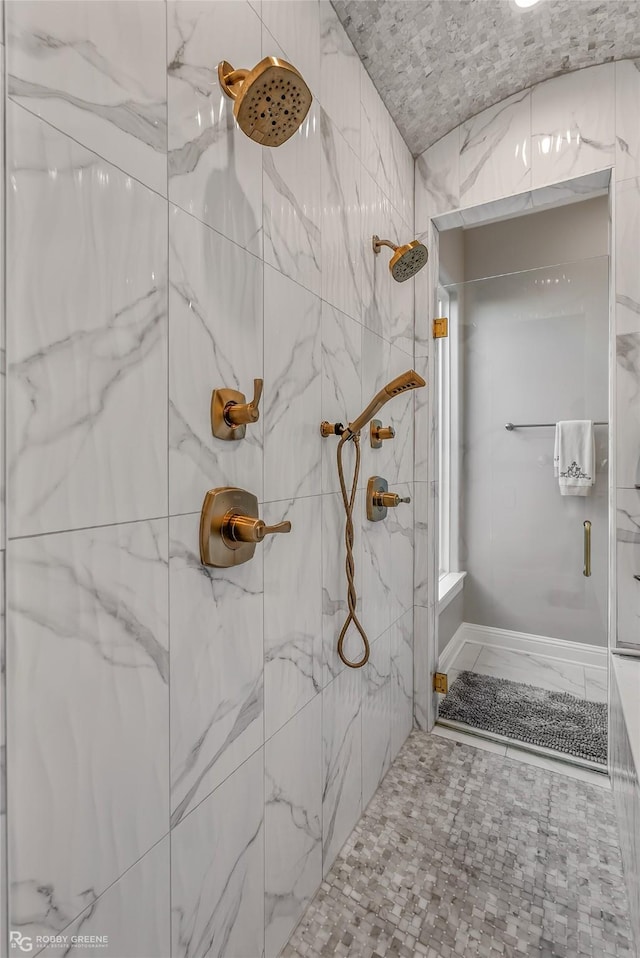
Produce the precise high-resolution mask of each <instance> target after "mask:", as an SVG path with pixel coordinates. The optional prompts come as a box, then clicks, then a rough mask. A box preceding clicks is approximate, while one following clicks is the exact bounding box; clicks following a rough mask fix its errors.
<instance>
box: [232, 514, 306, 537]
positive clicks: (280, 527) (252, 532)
mask: <svg viewBox="0 0 640 958" xmlns="http://www.w3.org/2000/svg"><path fill="white" fill-rule="evenodd" d="M287 532H291V523H290V522H277V523H276V524H275V526H268V525H267V524H266V522H264V520H262V519H254V518H252V517H250V516H240V515H232V516H230V517H229V519H228V522H227V523H224V522H223V525H222V535H223V537H226V538H228V539H232V540H233V541H234V542H262V540H263V539H264V538H265V536H274V535H278V534H286V533H287Z"/></svg>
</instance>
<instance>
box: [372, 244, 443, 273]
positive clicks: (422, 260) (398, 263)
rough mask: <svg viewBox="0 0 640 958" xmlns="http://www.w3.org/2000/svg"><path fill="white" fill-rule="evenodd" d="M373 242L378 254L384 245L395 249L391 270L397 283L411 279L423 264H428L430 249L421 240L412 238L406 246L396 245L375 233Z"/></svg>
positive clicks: (390, 265)
mask: <svg viewBox="0 0 640 958" xmlns="http://www.w3.org/2000/svg"><path fill="white" fill-rule="evenodd" d="M371 244H372V246H373V252H374V253H376V254H377V253H379V252H380V250H381V249H382V247H383V246H388V247H389V249H392V250H393V256H392V257H391V261H390V263H389V270H390V271H391V275H392V276H393V278H394V279H395V281H396V283H404V282H405V280H407V279H411V277H412V276H415V275H416V273H418V272H419V271H420V270H421V269H422V267H423V266H426V265H427V260H428V259H429V251H428V249H427V247H426V246H425V245H424V243H421V242H420V240H411V242H410V243H405V244H404V246H396V244H395V243H392V242H391V240H383V239H380V237H379V236H376V235H375V233H374V235H373V237H372V241H371Z"/></svg>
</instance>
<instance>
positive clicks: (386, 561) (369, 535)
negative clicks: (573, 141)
mask: <svg viewBox="0 0 640 958" xmlns="http://www.w3.org/2000/svg"><path fill="white" fill-rule="evenodd" d="M389 488H390V489H392V490H393V491H396V487H395V486H389ZM362 500H363V501H362V624H363V626H364V628H365V629H366V631H367V633H368V635H369V641H370V642H375V640H376V639H377V638H378V637H379V636H381V635H382V634H383V633H384V632H386V630H387V629H388V628H389V626H390V625H391V623H392V622H393V621H394V619H393V611H392V607H393V606H394V604H395V603H394V595H393V585H392V582H391V568H392V564H393V554H394V545H395V543H394V542H393V539H392V534H391V522H390V521H389V515H388V514H387V518H386V519H384V520H381V521H380V522H371V521H370V520H369V519H367V516H366V501H365V496H364V495H363V497H362ZM401 508H403V506H398V509H401Z"/></svg>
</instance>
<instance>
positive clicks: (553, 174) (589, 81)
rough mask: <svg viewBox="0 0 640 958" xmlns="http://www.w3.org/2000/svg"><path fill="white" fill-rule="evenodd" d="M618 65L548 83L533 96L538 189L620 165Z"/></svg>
mask: <svg viewBox="0 0 640 958" xmlns="http://www.w3.org/2000/svg"><path fill="white" fill-rule="evenodd" d="M614 126H615V68H614V65H613V63H605V64H603V65H602V66H598V67H593V68H592V69H590V70H587V71H584V70H578V71H576V72H574V73H567V74H565V75H564V76H560V77H556V78H555V79H553V80H547V81H546V83H540V84H539V85H538V86H536V87H534V88H533V90H532V93H531V138H532V158H531V159H532V167H531V168H532V183H531V185H532V186H533V188H534V189H535V188H536V187H538V186H544V185H545V184H547V183H553V182H556V181H558V180H566V179H568V178H569V177H571V176H580V175H581V174H582V173H589V172H591V171H592V170H599V169H603V168H604V167H606V166H612V165H613V163H614V162H615V128H614Z"/></svg>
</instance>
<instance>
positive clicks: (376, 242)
mask: <svg viewBox="0 0 640 958" xmlns="http://www.w3.org/2000/svg"><path fill="white" fill-rule="evenodd" d="M372 246H373V252H374V253H379V252H380V249H381V247H383V246H388V247H389V249H392V250H397V249H398V247H397V246H396V244H395V243H392V242H391V240H383V239H380V237H379V236H376V234H375V233H374V234H373V238H372Z"/></svg>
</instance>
